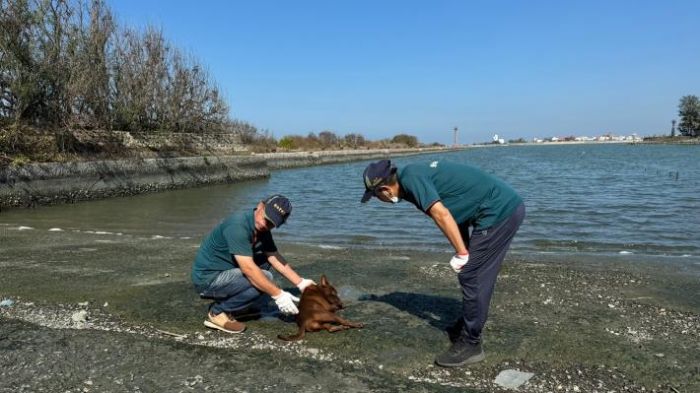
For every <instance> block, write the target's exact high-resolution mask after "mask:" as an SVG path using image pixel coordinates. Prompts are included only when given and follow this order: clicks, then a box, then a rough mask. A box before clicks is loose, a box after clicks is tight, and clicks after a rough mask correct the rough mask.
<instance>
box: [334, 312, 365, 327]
mask: <svg viewBox="0 0 700 393" xmlns="http://www.w3.org/2000/svg"><path fill="white" fill-rule="evenodd" d="M335 322H336V323H338V324H340V325H343V326H347V327H349V328H363V327H365V324H364V323H362V322H351V321H348V320H347V319H343V318H341V317H339V316H337V315H335Z"/></svg>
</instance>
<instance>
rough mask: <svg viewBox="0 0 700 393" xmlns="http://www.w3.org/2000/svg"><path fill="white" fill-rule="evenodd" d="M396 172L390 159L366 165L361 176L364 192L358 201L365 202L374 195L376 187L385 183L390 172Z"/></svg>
mask: <svg viewBox="0 0 700 393" xmlns="http://www.w3.org/2000/svg"><path fill="white" fill-rule="evenodd" d="M395 172H396V167H394V166H392V165H391V161H390V160H379V161H377V162H373V163H371V164H369V165H367V168H365V173H363V174H362V178H363V179H364V181H365V194H364V195H363V196H362V199H360V202H362V203H365V202H367V201H369V200H370V198H372V196H374V195H376V194H375V192H376V190H377V187H379V186H381V185H383V184H385V183H386V182H387V181H388V180H389V178H390V177H391V175H392V174H394V173H395Z"/></svg>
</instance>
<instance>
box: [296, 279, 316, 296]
mask: <svg viewBox="0 0 700 393" xmlns="http://www.w3.org/2000/svg"><path fill="white" fill-rule="evenodd" d="M309 285H316V283H315V282H314V280H309V279H308V278H302V279H301V282H300V283H299V284H297V288H299V292H301V293H304V289H306V287H308V286H309Z"/></svg>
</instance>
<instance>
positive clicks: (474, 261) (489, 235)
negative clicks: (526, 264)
mask: <svg viewBox="0 0 700 393" xmlns="http://www.w3.org/2000/svg"><path fill="white" fill-rule="evenodd" d="M524 218H525V205H524V204H522V203H521V204H520V205H519V206H518V207H517V208H516V209H515V212H513V214H512V215H511V216H510V217H508V219H506V220H504V221H503V222H501V223H499V224H496V225H495V226H493V227H491V228H487V229H480V230H475V231H474V232H473V233H472V234H471V236H470V235H469V234H468V233H467V230H466V229H467V228H460V229H461V230H462V238H463V239H464V242H465V244H466V246H467V249H468V250H469V262H467V264H466V265H464V267H463V268H462V271H461V272H460V273H459V275H458V278H459V283H460V285H461V287H462V313H463V317H462V318H463V321H464V327H463V332H462V333H463V334H465V335H466V336H467V339H468V341H469V342H471V343H472V344H476V343H479V342H480V341H481V331H482V329H483V328H484V324H485V323H486V318H488V313H489V305H490V303H491V295H493V289H494V287H495V285H496V276H498V272H499V270H500V269H501V263H503V259H504V258H505V256H506V252H507V251H508V248H509V247H510V243H511V241H512V240H513V237H514V236H515V233H516V232H518V228H520V224H522V222H523V219H524Z"/></svg>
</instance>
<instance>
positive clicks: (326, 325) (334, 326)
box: [321, 322, 350, 333]
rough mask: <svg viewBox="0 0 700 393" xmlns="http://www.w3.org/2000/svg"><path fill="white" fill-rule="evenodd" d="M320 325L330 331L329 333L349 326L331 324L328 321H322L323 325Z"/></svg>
mask: <svg viewBox="0 0 700 393" xmlns="http://www.w3.org/2000/svg"><path fill="white" fill-rule="evenodd" d="M321 327H323V328H324V329H326V330H328V331H329V332H331V333H333V332H339V331H341V330H347V329H350V327H348V326H344V325H331V324H330V323H327V322H326V323H324V324H323V325H321Z"/></svg>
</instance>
